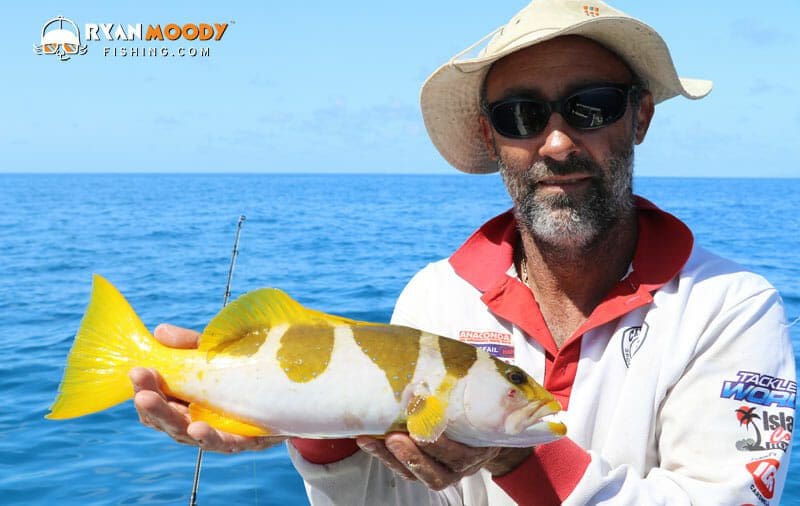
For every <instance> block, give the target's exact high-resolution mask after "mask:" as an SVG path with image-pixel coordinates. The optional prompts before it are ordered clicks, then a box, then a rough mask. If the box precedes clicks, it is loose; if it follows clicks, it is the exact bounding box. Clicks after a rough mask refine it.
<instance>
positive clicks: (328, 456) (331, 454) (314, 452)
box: [290, 437, 358, 464]
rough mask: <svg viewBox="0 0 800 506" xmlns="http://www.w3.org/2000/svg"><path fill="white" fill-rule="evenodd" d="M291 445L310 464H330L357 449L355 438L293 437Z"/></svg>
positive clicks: (344, 457)
mask: <svg viewBox="0 0 800 506" xmlns="http://www.w3.org/2000/svg"><path fill="white" fill-rule="evenodd" d="M290 441H291V443H292V446H294V447H295V449H296V450H297V451H298V452H300V455H302V456H303V458H304V459H306V460H307V461H309V462H311V463H312V464H331V463H333V462H337V461H339V460H343V459H346V458H347V457H349V456H350V455H353V454H355V453H356V452H357V451H358V445H357V444H356V440H355V439H303V438H299V437H293V438H291V439H290Z"/></svg>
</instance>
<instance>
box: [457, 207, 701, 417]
mask: <svg viewBox="0 0 800 506" xmlns="http://www.w3.org/2000/svg"><path fill="white" fill-rule="evenodd" d="M636 208H637V213H638V226H639V235H638V239H637V244H636V250H635V252H634V257H633V272H631V273H630V274H629V275H628V276H627V277H626V278H625V279H623V280H621V281H620V282H619V283H618V284H617V285H616V286H615V287H614V288H612V290H611V291H610V292H609V293H608V294H607V295H606V297H605V298H604V299H603V300H602V301H601V302H600V304H599V305H598V306H597V307H596V308H595V310H594V311H593V312H592V314H591V315H589V318H587V319H586V321H585V322H584V323H583V325H581V327H580V328H579V329H578V330H576V331H575V333H574V334H573V335H572V336H571V337H570V338H569V339H568V340H567V341H566V342H565V344H564V345H563V346H562V347H561V348H560V349H558V348H556V345H555V342H554V341H553V338H552V335H551V334H550V330H549V329H548V328H547V325H546V324H545V321H544V317H543V316H542V313H541V311H540V310H539V305H538V304H537V302H536V299H535V298H534V296H533V294H532V293H531V291H530V290H529V289H528V287H527V286H525V285H524V284H523V283H522V282H521V281H520V280H519V279H517V278H512V277H510V276H508V275H507V274H506V272H507V271H508V269H509V268H510V267H511V264H512V262H513V256H514V247H515V245H516V244H518V242H519V231H518V230H517V222H516V219H514V215H513V213H512V212H511V211H507V212H505V213H503V214H501V215H499V216H497V217H495V218H493V219H491V220H490V221H488V222H487V223H486V224H485V225H483V226H482V227H481V228H480V229H479V230H478V231H477V232H475V233H474V234H473V235H472V236H471V237H470V238H469V239H467V241H466V242H465V243H464V244H463V245H462V246H461V247H460V248H459V249H458V250H457V251H456V252H455V253H454V254H453V255H452V256H451V257H450V264H451V265H452V267H453V269H454V270H455V272H456V274H458V275H459V276H461V277H462V278H464V279H465V280H466V281H468V282H469V283H470V284H471V285H473V286H474V287H475V288H477V289H478V290H480V291H481V292H483V295H482V296H481V300H483V302H484V303H485V304H486V305H487V307H488V308H489V310H490V311H492V313H494V314H495V315H496V316H498V317H500V318H502V319H504V320H507V321H509V322H511V323H513V324H514V325H516V326H517V327H519V328H520V329H522V331H523V332H525V333H526V334H527V335H528V336H529V338H530V339H533V340H534V341H536V342H537V343H539V344H540V345H541V346H542V347H543V348H544V350H545V376H544V387H545V388H547V389H548V390H549V391H550V392H552V393H553V395H555V397H556V399H558V400H559V401H560V402H561V405H562V406H563V407H564V409H566V408H567V407H568V406H569V397H570V394H571V392H572V384H573V382H574V381H575V374H576V373H577V371H578V359H579V358H580V345H581V339H582V337H583V335H584V334H585V333H586V332H588V331H589V330H592V329H594V328H597V327H599V326H601V325H604V324H606V323H608V322H610V321H613V320H615V319H617V318H620V317H621V316H623V315H625V314H627V313H629V312H631V311H633V310H634V309H636V308H638V307H641V306H644V305H646V304H649V303H650V302H652V300H653V297H652V292H654V291H655V290H657V289H659V288H661V287H662V286H664V285H665V284H666V283H667V282H669V280H670V279H672V278H673V277H675V276H676V275H677V274H678V273H679V272H680V270H681V269H682V268H683V266H684V264H685V263H686V261H687V260H688V259H689V255H690V254H691V252H692V245H693V243H694V238H693V237H692V233H691V231H690V230H689V228H688V227H687V226H686V225H684V224H683V222H681V221H680V220H678V219H677V218H676V217H674V216H672V215H671V214H669V213H667V212H665V211H662V210H660V209H658V208H657V207H656V206H655V205H653V204H652V203H651V202H649V201H647V200H645V199H643V198H641V197H636Z"/></svg>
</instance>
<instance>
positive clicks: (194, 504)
mask: <svg viewBox="0 0 800 506" xmlns="http://www.w3.org/2000/svg"><path fill="white" fill-rule="evenodd" d="M246 219H247V218H245V216H244V215H243V214H242V215H240V216H239V221H238V222H237V223H236V237H235V238H234V239H233V251H232V252H231V264H230V267H228V282H227V283H226V284H225V296H224V297H223V298H222V307H223V308H224V307H225V306H227V305H228V297H230V296H231V280H232V279H233V268H234V266H235V265H236V256H237V255H238V254H239V234H240V233H241V231H242V224H243V223H244V220H246ZM202 464H203V449H202V448H198V449H197V462H196V463H195V465H194V482H193V483H192V496H191V498H190V499H189V506H197V487H198V485H199V484H200V466H201V465H202Z"/></svg>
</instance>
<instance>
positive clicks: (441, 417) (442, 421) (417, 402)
mask: <svg viewBox="0 0 800 506" xmlns="http://www.w3.org/2000/svg"><path fill="white" fill-rule="evenodd" d="M446 411H447V401H444V400H442V399H440V398H439V397H437V396H423V395H415V396H414V397H412V398H411V400H410V401H409V403H408V406H407V407H406V414H407V416H408V418H407V420H406V428H407V429H408V434H409V435H410V436H411V438H412V439H414V440H415V441H418V442H420V443H432V442H434V441H436V440H437V439H439V436H441V435H442V433H443V432H444V429H445V428H446V427H447V418H446V416H445V413H446Z"/></svg>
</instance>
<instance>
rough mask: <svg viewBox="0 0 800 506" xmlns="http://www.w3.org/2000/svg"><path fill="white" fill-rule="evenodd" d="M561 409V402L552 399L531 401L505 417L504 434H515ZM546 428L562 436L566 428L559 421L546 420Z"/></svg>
mask: <svg viewBox="0 0 800 506" xmlns="http://www.w3.org/2000/svg"><path fill="white" fill-rule="evenodd" d="M559 411H561V404H559V402H558V401H556V400H553V401H549V402H531V403H529V404H526V405H525V406H523V407H521V408H519V409H517V410H515V411H513V412H511V414H509V415H508V416H507V417H506V421H505V427H504V428H505V431H506V434H509V435H512V436H515V435H517V434H520V433H522V432H523V431H525V430H526V429H528V428H529V427H531V426H533V425H537V424H539V423H540V422H543V421H544V420H543V418H544V417H546V416H549V415H553V414H555V413H558V412H559ZM546 423H547V426H548V429H549V430H550V431H551V432H552V433H553V434H556V435H559V436H563V435H564V434H565V433H566V431H567V429H566V426H564V424H563V423H561V422H555V421H546Z"/></svg>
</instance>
